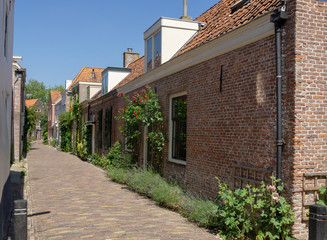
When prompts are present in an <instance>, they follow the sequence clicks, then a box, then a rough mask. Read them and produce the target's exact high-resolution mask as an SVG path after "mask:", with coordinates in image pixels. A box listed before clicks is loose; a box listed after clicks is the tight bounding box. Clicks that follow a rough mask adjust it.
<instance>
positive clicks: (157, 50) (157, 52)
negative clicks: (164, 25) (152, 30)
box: [153, 32, 161, 68]
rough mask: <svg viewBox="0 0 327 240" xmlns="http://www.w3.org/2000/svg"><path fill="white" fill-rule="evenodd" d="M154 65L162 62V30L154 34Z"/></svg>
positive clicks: (156, 65) (157, 65)
mask: <svg viewBox="0 0 327 240" xmlns="http://www.w3.org/2000/svg"><path fill="white" fill-rule="evenodd" d="M153 57H154V67H155V68H156V67H159V66H160V64H161V32H158V33H157V34H156V35H155V36H154V56H153Z"/></svg>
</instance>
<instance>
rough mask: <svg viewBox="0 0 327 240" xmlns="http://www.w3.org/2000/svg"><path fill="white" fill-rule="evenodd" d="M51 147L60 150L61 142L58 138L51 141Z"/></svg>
mask: <svg viewBox="0 0 327 240" xmlns="http://www.w3.org/2000/svg"><path fill="white" fill-rule="evenodd" d="M51 146H52V147H54V148H58V147H59V142H58V140H57V139H56V138H52V140H51Z"/></svg>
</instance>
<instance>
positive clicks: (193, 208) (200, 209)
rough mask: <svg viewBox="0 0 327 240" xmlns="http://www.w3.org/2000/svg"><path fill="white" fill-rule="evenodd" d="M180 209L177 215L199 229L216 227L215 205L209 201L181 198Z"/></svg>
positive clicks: (189, 197) (190, 197)
mask: <svg viewBox="0 0 327 240" xmlns="http://www.w3.org/2000/svg"><path fill="white" fill-rule="evenodd" d="M182 201H183V202H182V206H183V207H182V208H181V209H180V210H179V213H180V214H181V215H182V216H184V217H186V218H187V219H189V220H190V221H192V222H196V223H197V224H198V225H199V226H201V227H207V228H214V227H217V226H218V222H217V216H216V212H217V205H216V204H215V203H214V202H212V201H209V200H204V199H201V198H197V197H193V196H187V197H184V196H183V198H182Z"/></svg>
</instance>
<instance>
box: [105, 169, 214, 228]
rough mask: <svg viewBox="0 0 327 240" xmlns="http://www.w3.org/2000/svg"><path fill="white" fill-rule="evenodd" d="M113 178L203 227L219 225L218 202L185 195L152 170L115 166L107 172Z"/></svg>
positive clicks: (177, 187)
mask: <svg viewBox="0 0 327 240" xmlns="http://www.w3.org/2000/svg"><path fill="white" fill-rule="evenodd" d="M107 176H108V177H109V178H111V180H113V181H115V182H118V183H122V184H127V186H128V188H129V189H131V190H133V191H136V192H138V193H141V194H144V195H146V196H147V197H149V198H152V199H153V200H154V201H156V202H157V204H158V205H161V206H165V207H168V208H170V209H174V210H176V211H178V212H179V213H181V214H182V215H183V216H184V217H186V218H188V219H189V220H190V221H192V222H195V223H197V224H199V225H200V226H203V227H215V226H217V222H215V220H216V218H214V216H215V214H216V210H217V206H216V204H215V203H214V202H212V201H208V200H202V199H200V198H195V197H193V196H191V195H188V194H185V193H184V191H183V190H182V189H181V188H180V187H179V186H177V185H176V184H173V183H168V182H167V180H166V179H164V178H162V177H161V176H160V175H159V174H157V173H155V172H154V171H151V170H142V169H136V168H133V169H122V168H116V167H112V168H109V169H108V171H107Z"/></svg>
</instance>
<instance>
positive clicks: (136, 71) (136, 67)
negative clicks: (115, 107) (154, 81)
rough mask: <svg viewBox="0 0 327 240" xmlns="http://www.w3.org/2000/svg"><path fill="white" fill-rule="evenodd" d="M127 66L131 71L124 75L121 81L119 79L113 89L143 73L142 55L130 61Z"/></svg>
mask: <svg viewBox="0 0 327 240" xmlns="http://www.w3.org/2000/svg"><path fill="white" fill-rule="evenodd" d="M128 68H131V69H132V72H131V73H130V74H128V75H127V77H125V78H124V79H123V80H122V81H120V82H119V83H118V84H117V85H116V86H115V87H114V88H113V89H116V88H118V87H120V86H123V85H125V84H127V83H129V82H130V81H133V80H134V79H136V78H138V77H139V76H141V75H142V74H143V73H144V56H143V57H140V58H139V59H137V60H135V61H134V62H132V63H130V64H129V65H128Z"/></svg>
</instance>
